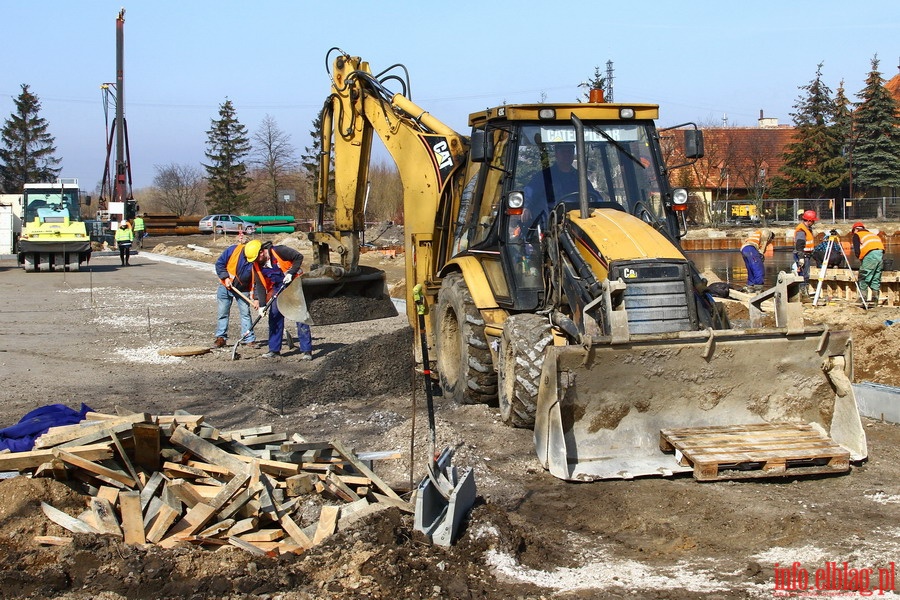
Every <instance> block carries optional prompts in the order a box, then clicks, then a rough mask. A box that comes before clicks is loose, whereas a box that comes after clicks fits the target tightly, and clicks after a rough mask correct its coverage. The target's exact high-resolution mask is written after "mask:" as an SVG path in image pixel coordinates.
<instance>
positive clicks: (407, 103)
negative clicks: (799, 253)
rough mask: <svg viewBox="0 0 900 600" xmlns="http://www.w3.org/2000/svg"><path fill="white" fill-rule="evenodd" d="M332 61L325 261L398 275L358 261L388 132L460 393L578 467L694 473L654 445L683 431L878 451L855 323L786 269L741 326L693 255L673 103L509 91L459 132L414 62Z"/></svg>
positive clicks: (345, 281) (615, 473) (566, 474)
mask: <svg viewBox="0 0 900 600" xmlns="http://www.w3.org/2000/svg"><path fill="white" fill-rule="evenodd" d="M332 56H333V57H334V58H333V62H332V61H331V59H332ZM326 65H329V69H330V76H331V80H332V89H331V94H330V95H329V96H328V98H327V100H326V102H325V106H324V110H323V113H322V123H323V129H322V140H321V141H322V154H321V156H322V159H321V165H320V173H319V184H320V185H319V191H318V202H319V205H320V207H321V210H320V220H319V224H318V226H317V229H316V231H314V232H312V233H311V234H310V239H311V240H312V241H313V242H314V244H315V245H316V248H317V251H316V259H317V261H318V265H317V266H318V268H319V269H324V270H329V272H331V273H332V274H333V275H334V283H335V285H336V286H343V287H346V288H352V286H353V284H354V280H355V278H357V277H358V278H359V280H360V281H361V282H362V283H363V284H364V285H368V284H372V283H373V281H374V283H375V284H376V287H378V286H379V285H380V286H381V287H380V288H379V289H383V279H382V280H381V281H379V280H378V279H377V278H375V279H374V280H373V277H372V274H371V273H363V272H361V270H360V268H359V264H358V260H359V234H360V232H361V231H362V229H363V227H364V222H363V209H364V203H365V197H366V182H367V179H368V175H367V174H368V166H369V160H370V155H371V152H372V142H373V135H376V134H377V135H378V136H379V138H380V139H381V141H382V142H383V143H384V145H385V147H386V148H387V151H388V152H389V153H390V154H391V156H392V157H393V159H394V160H395V162H396V164H397V168H398V170H399V174H400V178H401V180H402V184H403V208H404V212H403V218H404V234H405V251H406V255H405V256H406V290H407V291H408V293H409V294H410V295H411V294H412V292H413V290H414V288H416V287H417V285H418V284H421V286H422V287H421V288H420V289H421V290H422V291H423V292H424V297H425V303H426V305H427V312H428V318H427V319H426V325H425V327H426V337H427V340H428V348H429V349H430V350H432V351H433V353H431V355H432V356H435V357H436V361H435V362H436V369H435V371H436V372H437V373H438V374H439V377H440V385H441V388H442V390H443V396H444V398H445V399H450V400H455V401H457V402H461V403H475V402H486V403H498V404H499V408H500V413H501V416H502V419H503V421H504V422H505V423H507V424H508V425H512V426H517V427H533V428H534V437H535V447H536V449H537V454H538V459H539V460H540V462H541V464H543V466H544V467H545V468H548V469H549V470H550V471H551V472H552V473H553V474H554V475H556V476H557V477H560V478H563V479H567V480H581V481H587V480H595V479H605V478H630V477H635V476H640V475H668V474H672V473H675V472H680V471H686V470H690V469H691V466H690V465H688V464H685V462H684V461H679V460H678V457H677V456H673V455H671V454H665V453H663V452H662V451H661V450H660V431H661V430H663V429H669V428H684V427H698V426H714V425H719V426H739V427H740V426H747V427H748V428H752V427H753V426H758V424H765V423H782V422H788V423H801V424H810V423H811V424H813V426H814V427H816V428H817V429H818V430H819V431H821V432H824V433H825V434H826V435H827V436H830V438H831V439H832V440H833V441H835V442H837V443H838V444H840V445H841V446H842V447H843V448H845V449H846V450H848V451H849V453H850V457H851V459H853V460H861V459H863V458H865V457H866V440H865V434H864V431H863V429H862V426H861V423H860V418H859V414H858V412H857V409H856V404H855V400H854V397H853V392H852V389H851V387H850V385H849V381H850V380H851V378H852V361H851V358H852V356H851V341H850V338H849V335H848V334H847V333H844V332H834V331H828V330H827V329H826V328H825V327H821V326H806V325H804V324H803V323H802V311H800V305H799V303H795V302H792V301H789V300H790V298H789V296H791V295H794V296H796V293H793V292H796V291H797V290H796V282H793V281H791V280H789V279H788V280H785V282H784V285H783V286H782V287H781V288H779V290H780V291H779V292H778V293H777V294H775V293H774V292H773V293H772V294H771V295H772V296H777V297H776V298H775V299H776V304H777V311H776V314H777V315H778V316H779V317H780V321H776V326H775V327H768V328H763V327H746V328H743V329H737V328H733V327H732V326H731V324H730V323H729V320H728V318H727V316H726V313H725V311H724V309H723V308H722V307H721V305H720V304H718V303H716V302H715V301H714V300H713V297H712V296H711V295H710V294H709V293H707V291H706V285H705V281H704V280H703V279H702V278H701V277H700V275H699V274H698V272H697V271H696V269H695V267H694V265H693V264H692V263H691V262H690V261H689V260H688V259H687V258H686V256H685V254H684V252H683V251H682V249H681V247H680V243H679V240H680V239H681V238H682V237H683V236H684V235H685V233H686V222H685V219H684V217H683V215H684V214H685V213H684V209H685V208H686V203H687V192H686V191H685V190H684V189H672V188H671V187H670V186H669V182H668V181H669V172H670V170H671V168H674V167H667V165H666V164H665V161H664V160H663V150H662V148H661V135H663V134H664V131H661V130H658V129H657V128H656V126H655V120H656V119H657V118H658V113H659V109H658V106H656V105H650V104H624V103H617V104H613V103H604V102H602V101H589V102H584V103H572V104H524V105H503V106H497V107H495V108H490V109H487V110H482V111H479V112H476V113H473V114H471V115H470V116H469V124H470V126H471V128H472V129H471V134H470V135H469V136H468V137H466V136H463V135H460V134H459V133H457V132H455V131H454V130H453V129H452V128H450V127H448V126H447V125H445V124H444V123H442V122H441V121H439V120H438V119H436V118H435V117H434V116H432V115H430V114H429V113H428V112H427V111H425V110H423V109H422V108H420V107H419V106H417V105H416V104H415V103H413V101H412V100H411V94H410V91H409V90H410V88H409V83H408V81H407V80H406V76H405V69H403V68H402V66H401V65H395V66H393V67H391V68H389V69H388V70H386V71H384V72H382V73H379V74H377V75H376V74H373V73H372V72H371V70H370V68H369V65H368V64H367V63H366V62H363V61H362V60H360V59H359V58H358V57H352V56H350V55H347V54H345V53H343V52H342V51H340V50H339V49H337V48H334V49H332V50H331V51H330V52H329V57H328V58H327V59H326ZM389 86H393V87H399V88H400V91H399V92H393V91H390V90H389ZM592 100H599V98H592ZM666 135H668V136H669V137H670V138H674V136H676V135H677V136H679V139H680V140H681V142H682V146H683V148H684V152H683V153H682V154H683V155H684V160H685V161H687V162H690V161H691V160H694V159H696V158H698V157H700V156H702V146H703V138H702V132H700V131H698V130H697V128H696V126H693V124H685V125H682V126H678V128H675V129H671V130H669V131H668V133H667V134H666ZM330 158H333V162H332V160H330ZM682 166H683V165H682ZM330 182H333V189H331V187H330V186H331V184H330ZM325 207H330V208H333V212H334V221H333V223H334V225H333V227H332V226H330V224H329V226H328V227H326V221H325V220H324V219H323V218H321V216H322V215H324V214H325V213H326V211H325ZM332 257H337V258H336V260H334V262H332ZM792 286H793V288H792ZM376 295H377V294H376ZM406 306H407V313H408V317H409V320H410V324H411V325H412V326H414V327H415V326H416V318H417V315H416V306H415V303H414V302H413V301H412V298H411V297H410V298H408V299H407V305H406ZM798 315H799V316H800V318H798ZM417 356H421V351H419V350H417ZM772 443H773V444H774V445H775V446H777V445H778V443H779V442H778V441H777V440H775V441H773V442H772Z"/></svg>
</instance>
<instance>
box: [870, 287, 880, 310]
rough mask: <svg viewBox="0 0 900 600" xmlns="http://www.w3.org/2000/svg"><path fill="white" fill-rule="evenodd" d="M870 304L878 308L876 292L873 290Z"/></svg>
mask: <svg viewBox="0 0 900 600" xmlns="http://www.w3.org/2000/svg"><path fill="white" fill-rule="evenodd" d="M870 304H871V305H872V306H878V292H877V291H875V290H873V291H872V302H870Z"/></svg>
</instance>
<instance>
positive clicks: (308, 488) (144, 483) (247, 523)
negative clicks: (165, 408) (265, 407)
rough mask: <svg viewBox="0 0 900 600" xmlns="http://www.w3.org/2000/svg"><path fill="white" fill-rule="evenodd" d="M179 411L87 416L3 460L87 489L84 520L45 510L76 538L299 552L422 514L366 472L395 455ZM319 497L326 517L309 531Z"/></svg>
mask: <svg viewBox="0 0 900 600" xmlns="http://www.w3.org/2000/svg"><path fill="white" fill-rule="evenodd" d="M179 412H180V411H178V412H176V414H172V415H157V416H153V415H149V414H146V413H132V414H125V415H121V416H118V415H108V414H99V413H89V414H88V415H87V418H86V419H85V420H84V421H82V422H81V423H79V424H77V425H66V426H62V427H54V428H51V429H50V430H49V431H48V432H47V433H45V434H44V435H43V436H41V437H40V438H38V439H37V440H36V442H35V449H34V450H32V451H30V452H19V453H10V454H2V455H0V471H19V472H20V473H22V474H26V475H30V476H32V477H54V478H56V479H60V480H67V481H71V482H76V483H78V484H80V485H81V487H82V489H83V490H84V491H85V492H86V494H87V495H88V496H89V501H88V507H87V509H86V510H85V511H84V512H82V513H81V514H80V515H78V516H77V517H73V516H71V515H68V514H66V513H64V512H62V511H60V510H58V509H56V508H54V507H52V506H50V505H49V504H46V503H42V507H43V510H44V513H45V514H46V515H47V517H48V518H49V519H51V520H52V521H54V522H55V523H58V524H59V525H61V526H62V527H64V528H66V529H67V530H69V531H71V532H74V533H99V534H108V535H113V536H117V537H121V538H123V539H124V541H125V543H127V544H145V543H152V544H158V545H160V546H163V547H167V548H171V547H175V546H179V545H186V544H192V545H200V546H206V547H212V548H215V547H220V546H223V545H232V546H237V547H239V548H242V549H244V550H247V551H249V552H252V553H255V554H259V555H277V554H283V553H288V552H291V553H300V552H303V551H304V550H306V549H308V548H310V547H311V546H313V545H315V544H318V543H319V542H321V541H322V540H323V539H325V538H326V537H328V536H329V535H331V534H332V533H334V532H335V531H337V530H338V529H343V528H345V527H348V526H350V525H351V524H352V523H353V522H354V521H355V520H357V519H359V518H360V517H362V516H365V515H368V514H371V513H373V512H377V511H379V510H383V509H385V508H388V507H398V508H400V509H401V510H403V511H405V512H409V513H412V511H413V508H412V505H411V504H410V503H408V502H406V501H404V500H403V499H402V498H401V497H400V496H399V495H398V494H397V493H396V492H395V491H394V490H392V489H391V488H390V487H389V486H388V485H387V484H385V482H384V481H382V480H381V479H380V478H379V477H378V476H377V475H376V474H375V473H374V472H373V471H372V469H371V468H370V466H369V464H370V462H371V460H374V459H389V458H399V453H397V452H373V453H369V454H360V455H357V454H354V453H353V452H350V451H348V450H347V449H346V448H344V447H343V445H341V444H340V443H339V442H336V441H331V442H308V441H306V440H304V439H303V438H302V437H301V436H299V435H298V434H293V435H291V436H288V434H286V433H275V432H273V431H272V428H271V427H270V426H266V427H257V428H251V429H243V430H236V431H227V432H223V431H219V430H218V429H217V428H215V427H212V426H210V425H208V424H206V423H204V419H203V416H201V415H191V414H179ZM310 499H312V500H313V501H314V502H313V505H314V507H317V508H318V513H319V514H318V519H317V520H315V519H312V522H309V523H304V520H306V521H310V520H311V519H310V518H309V517H308V516H306V517H305V518H304V515H308V514H309V502H308V501H309V500H310ZM304 507H305V508H304ZM301 508H304V510H303V512H302V514H301V510H300V509H301ZM37 541H39V542H41V543H47V544H64V543H68V542H70V541H71V538H65V537H47V536H41V537H38V538H37Z"/></svg>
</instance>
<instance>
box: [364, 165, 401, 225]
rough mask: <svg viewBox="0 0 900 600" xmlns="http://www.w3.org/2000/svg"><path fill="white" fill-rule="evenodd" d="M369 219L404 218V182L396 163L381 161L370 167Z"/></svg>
mask: <svg viewBox="0 0 900 600" xmlns="http://www.w3.org/2000/svg"><path fill="white" fill-rule="evenodd" d="M369 183H370V184H371V187H370V188H369V201H368V206H367V207H366V218H367V220H378V221H399V222H402V220H403V182H401V181H400V173H399V172H398V171H397V168H396V167H395V166H394V164H393V163H392V162H391V163H389V162H387V161H381V162H378V163H375V164H373V165H372V166H371V167H369Z"/></svg>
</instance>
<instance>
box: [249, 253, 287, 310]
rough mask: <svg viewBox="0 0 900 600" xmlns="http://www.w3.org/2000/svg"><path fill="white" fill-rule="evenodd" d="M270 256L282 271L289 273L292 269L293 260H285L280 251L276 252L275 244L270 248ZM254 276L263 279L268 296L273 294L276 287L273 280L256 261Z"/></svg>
mask: <svg viewBox="0 0 900 600" xmlns="http://www.w3.org/2000/svg"><path fill="white" fill-rule="evenodd" d="M269 256H270V257H271V261H272V264H273V266H276V267H278V268H279V269H281V272H282V273H287V271H288V269H290V268H291V265H292V264H293V263H292V262H291V261H289V260H285V259H283V258H281V257H280V256H278V253H277V252H275V247H274V246H273V247H271V248H269ZM253 276H254V277H259V279H260V281H262V284H263V287H265V288H266V298H268V297H269V296H271V295H272V290H273V289H274V287H275V286H274V285H272V282H271V281H269V278H268V277H266V276H265V275H263V272H262V269H261V268H260V267H259V265H257V264H256V263H255V262H254V263H253Z"/></svg>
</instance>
